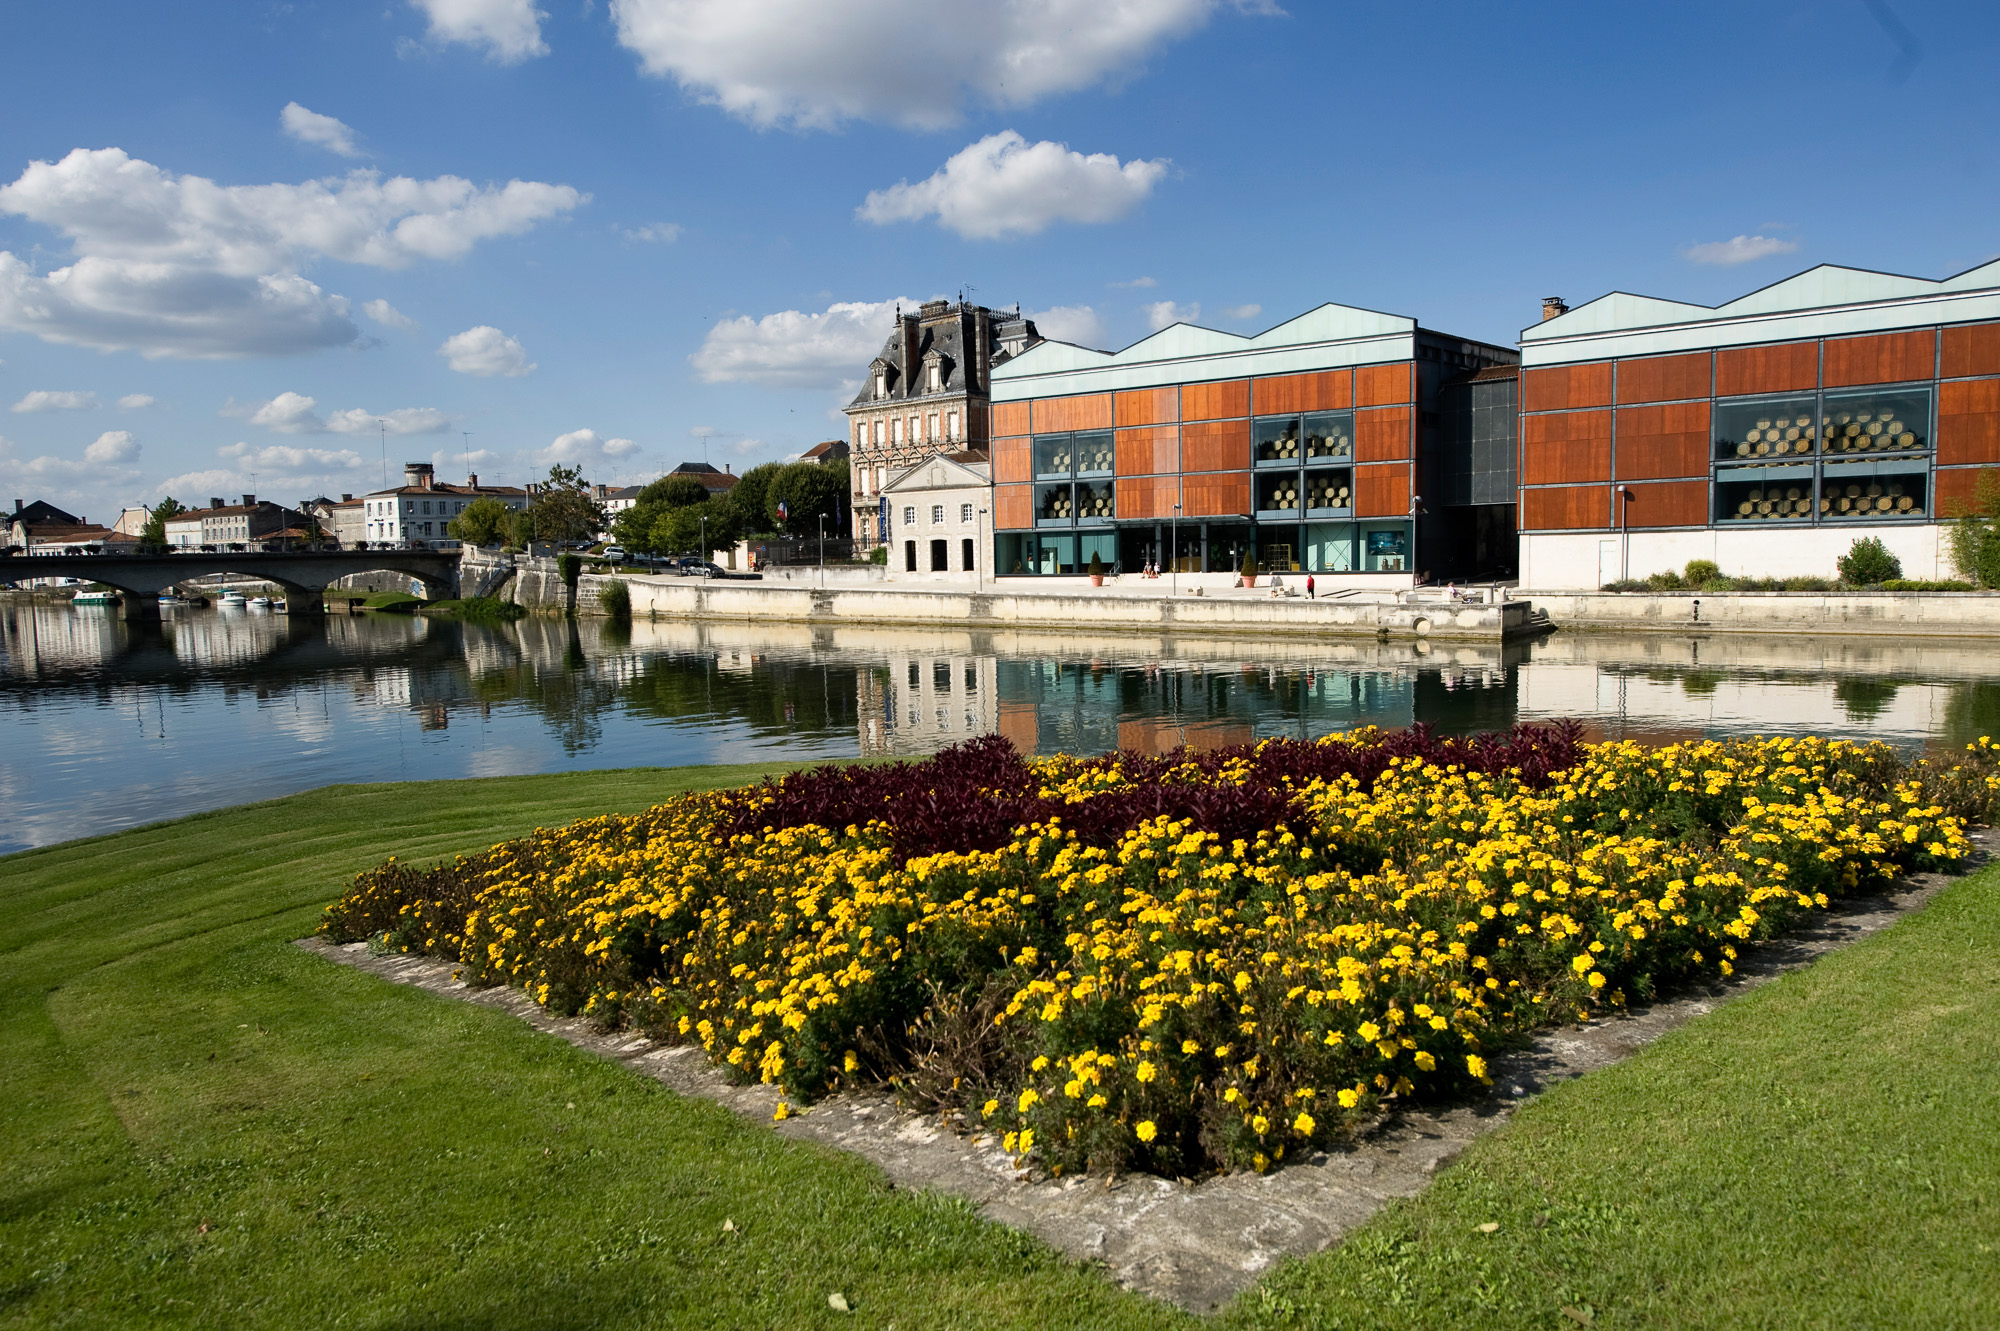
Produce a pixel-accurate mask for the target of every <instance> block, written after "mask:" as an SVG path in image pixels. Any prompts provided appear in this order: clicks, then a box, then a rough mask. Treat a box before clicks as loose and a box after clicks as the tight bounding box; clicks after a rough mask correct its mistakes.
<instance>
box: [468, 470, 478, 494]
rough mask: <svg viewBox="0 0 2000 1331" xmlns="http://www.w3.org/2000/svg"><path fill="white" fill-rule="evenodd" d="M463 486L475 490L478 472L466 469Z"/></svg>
mask: <svg viewBox="0 0 2000 1331" xmlns="http://www.w3.org/2000/svg"><path fill="white" fill-rule="evenodd" d="M465 488H466V489H468V490H477V489H478V488H479V473H478V472H476V471H468V472H467V473H465Z"/></svg>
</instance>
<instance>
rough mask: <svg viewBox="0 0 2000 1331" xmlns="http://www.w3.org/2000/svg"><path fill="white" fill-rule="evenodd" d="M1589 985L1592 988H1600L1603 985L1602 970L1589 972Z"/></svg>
mask: <svg viewBox="0 0 2000 1331" xmlns="http://www.w3.org/2000/svg"><path fill="white" fill-rule="evenodd" d="M1590 987H1591V988H1593V989H1602V988H1603V987H1604V972H1603V971H1592V972H1591V973H1590Z"/></svg>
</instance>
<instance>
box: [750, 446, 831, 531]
mask: <svg viewBox="0 0 2000 1331" xmlns="http://www.w3.org/2000/svg"><path fill="white" fill-rule="evenodd" d="M846 499H847V464H846V463H845V462H840V463H834V464H831V465H825V466H822V465H821V464H820V463H817V462H794V463H791V464H789V465H787V466H785V467H783V468H781V469H780V470H779V472H778V474H777V475H776V476H774V477H772V478H771V483H770V487H769V490H768V492H767V493H766V495H765V499H764V506H765V509H766V511H767V512H768V513H769V514H770V520H771V522H772V523H773V524H775V525H776V526H777V527H778V529H779V530H781V531H783V532H785V533H786V534H787V535H789V536H816V535H818V534H819V531H820V523H819V518H820V516H821V515H822V514H824V515H825V516H826V533H827V535H829V536H837V535H839V534H840V525H839V519H840V517H841V516H842V512H843V509H842V505H843V504H844V503H845V502H846ZM780 504H782V505H784V508H785V516H784V518H783V519H782V520H781V519H780V518H779V517H778V506H779V505H780Z"/></svg>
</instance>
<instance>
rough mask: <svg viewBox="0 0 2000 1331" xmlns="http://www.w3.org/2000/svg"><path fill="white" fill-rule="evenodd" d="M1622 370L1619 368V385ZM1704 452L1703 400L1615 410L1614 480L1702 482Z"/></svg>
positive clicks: (1705, 466) (1705, 472) (1705, 413)
mask: <svg viewBox="0 0 2000 1331" xmlns="http://www.w3.org/2000/svg"><path fill="white" fill-rule="evenodd" d="M1624 373H1625V372H1624V370H1623V368H1620V370H1619V376H1620V378H1619V383H1620V384H1621V385H1622V384H1623V383H1624V377H1623V376H1624ZM1708 451H1709V436H1708V402H1707V400H1706V399H1704V400H1702V401H1700V402H1673V403H1668V404H1666V405H1663V406H1657V407H1621V408H1619V410H1618V459H1617V463H1618V465H1617V473H1618V476H1617V479H1619V480H1621V481H1635V480H1658V479H1660V478H1662V477H1674V476H1699V477H1701V478H1702V483H1703V484H1704V485H1705V484H1706V483H1707V477H1708ZM1698 521H1699V520H1698ZM1655 525H1658V524H1655Z"/></svg>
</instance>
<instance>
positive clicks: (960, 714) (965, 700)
mask: <svg viewBox="0 0 2000 1331" xmlns="http://www.w3.org/2000/svg"><path fill="white" fill-rule="evenodd" d="M996 666H997V662H996V661H995V659H994V658H993V657H992V656H982V655H971V654H966V653H956V652H942V653H937V654H928V653H921V652H891V653H890V654H889V659H888V661H887V663H886V664H885V665H884V666H883V667H881V668H879V669H874V670H863V671H861V672H860V677H859V679H858V680H857V704H858V710H859V712H860V717H859V733H860V738H861V752H862V754H863V755H865V756H872V755H876V754H889V753H898V754H901V753H930V752H932V751H934V750H937V749H941V748H943V747H945V746H946V745H948V744H957V743H960V742H962V741H964V740H968V739H974V738H976V737H978V736H980V735H990V734H992V733H993V732H994V731H995V730H1000V731H1001V732H1002V733H1005V728H1004V726H1003V724H1002V721H1001V716H1000V712H999V709H998V708H997V707H996V706H995V700H996V697H997V694H996V690H995V682H994V673H995V669H996Z"/></svg>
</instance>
